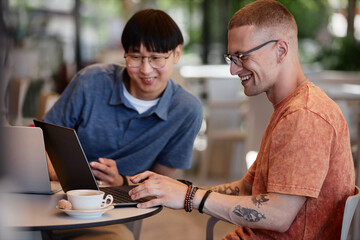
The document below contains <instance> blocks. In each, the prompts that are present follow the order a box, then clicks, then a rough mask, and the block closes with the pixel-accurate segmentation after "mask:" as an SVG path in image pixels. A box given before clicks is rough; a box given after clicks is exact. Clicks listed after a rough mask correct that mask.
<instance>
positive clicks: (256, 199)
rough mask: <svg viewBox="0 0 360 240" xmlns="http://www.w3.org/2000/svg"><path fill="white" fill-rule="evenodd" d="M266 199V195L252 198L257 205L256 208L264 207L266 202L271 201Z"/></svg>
mask: <svg viewBox="0 0 360 240" xmlns="http://www.w3.org/2000/svg"><path fill="white" fill-rule="evenodd" d="M266 197H267V195H266V194H260V195H257V196H252V198H251V200H252V202H253V203H254V204H255V206H257V207H258V208H260V205H262V204H263V203H264V202H267V201H269V200H270V199H268V198H266Z"/></svg>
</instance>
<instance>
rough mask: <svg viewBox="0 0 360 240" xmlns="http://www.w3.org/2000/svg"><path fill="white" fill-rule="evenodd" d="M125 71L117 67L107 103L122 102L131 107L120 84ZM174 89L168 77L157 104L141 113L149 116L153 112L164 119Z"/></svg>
mask: <svg viewBox="0 0 360 240" xmlns="http://www.w3.org/2000/svg"><path fill="white" fill-rule="evenodd" d="M125 72H126V69H125V68H118V69H117V70H116V73H115V81H114V86H113V89H112V92H111V96H110V101H109V104H110V105H120V104H124V105H125V106H126V107H130V108H132V107H131V104H130V103H129V102H128V101H127V99H126V98H125V96H124V93H123V87H124V84H122V82H123V81H124V74H125ZM174 91H175V84H174V82H173V81H172V80H171V79H170V80H169V81H168V84H167V85H166V88H165V90H164V92H163V94H162V95H161V97H160V100H159V102H158V104H157V105H156V106H154V107H153V108H151V110H149V111H147V112H145V113H143V115H144V116H149V115H151V114H153V113H154V114H156V115H157V116H158V117H159V118H161V119H162V120H166V119H167V117H168V112H169V108H170V102H171V97H172V95H173V93H174Z"/></svg>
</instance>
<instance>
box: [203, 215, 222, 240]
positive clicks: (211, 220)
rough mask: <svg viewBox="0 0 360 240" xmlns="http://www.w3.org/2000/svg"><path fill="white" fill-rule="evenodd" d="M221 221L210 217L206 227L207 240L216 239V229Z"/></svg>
mask: <svg viewBox="0 0 360 240" xmlns="http://www.w3.org/2000/svg"><path fill="white" fill-rule="evenodd" d="M219 220H220V219H218V218H216V217H210V218H209V220H208V222H207V225H206V240H213V239H214V227H215V224H216V223H217V222H218V221H219Z"/></svg>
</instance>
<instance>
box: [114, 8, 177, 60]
mask: <svg viewBox="0 0 360 240" xmlns="http://www.w3.org/2000/svg"><path fill="white" fill-rule="evenodd" d="M183 42H184V39H183V35H182V33H181V31H180V29H179V27H178V25H177V24H176V23H175V21H174V20H173V19H172V18H171V17H170V16H169V15H168V14H167V13H165V12H164V11H161V10H155V9H144V10H141V11H139V12H137V13H135V14H134V15H133V16H132V17H131V18H130V19H129V21H128V22H127V23H126V25H125V28H124V30H123V33H122V36H121V43H122V46H123V48H124V50H125V52H126V53H127V52H129V51H134V52H138V51H140V45H141V44H144V46H145V47H146V49H147V50H148V51H149V52H160V53H166V52H168V51H170V50H174V49H175V48H176V47H177V46H178V45H182V44H183Z"/></svg>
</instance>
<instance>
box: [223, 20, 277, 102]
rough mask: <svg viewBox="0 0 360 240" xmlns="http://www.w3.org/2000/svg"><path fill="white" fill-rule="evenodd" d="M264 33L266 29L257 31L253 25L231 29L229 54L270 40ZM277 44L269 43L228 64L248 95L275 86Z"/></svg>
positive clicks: (234, 53)
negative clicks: (240, 61) (238, 62)
mask: <svg viewBox="0 0 360 240" xmlns="http://www.w3.org/2000/svg"><path fill="white" fill-rule="evenodd" d="M267 36H268V35H267V34H266V31H260V30H257V29H256V28H255V27H254V26H252V25H245V26H241V27H235V28H232V29H230V30H229V32H228V53H229V54H231V55H233V56H239V55H240V54H242V53H244V52H246V51H249V50H250V49H252V48H255V47H256V46H258V45H260V44H263V43H265V42H267V41H269V40H272V39H269V38H268V37H267ZM276 45H277V43H276V42H274V43H269V44H267V45H265V46H263V47H262V48H260V49H258V50H256V51H253V52H251V53H249V54H247V55H246V56H245V57H244V58H243V59H242V63H240V64H238V65H236V64H234V63H233V62H232V63H231V65H230V73H231V74H232V75H238V76H239V78H240V80H241V82H242V85H243V86H244V93H245V94H246V95H247V96H255V95H258V94H260V93H263V92H266V93H269V92H271V91H272V89H273V88H274V85H275V83H276V79H277V75H278V68H277V62H278V59H277V56H276V49H277V48H276Z"/></svg>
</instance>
